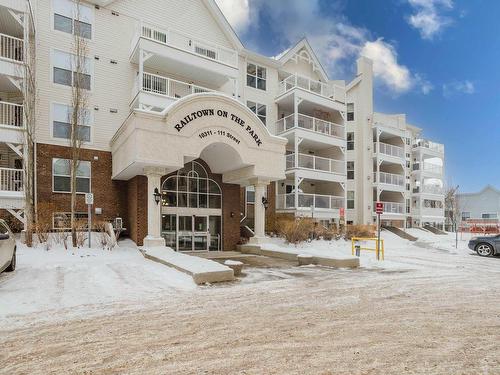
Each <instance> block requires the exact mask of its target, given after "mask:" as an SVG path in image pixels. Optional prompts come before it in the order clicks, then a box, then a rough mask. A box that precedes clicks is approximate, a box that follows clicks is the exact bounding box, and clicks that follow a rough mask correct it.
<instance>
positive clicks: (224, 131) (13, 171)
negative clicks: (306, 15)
mask: <svg viewBox="0 0 500 375" xmlns="http://www.w3.org/2000/svg"><path fill="white" fill-rule="evenodd" d="M0 20H1V21H2V22H1V23H0V36H1V39H0V43H1V44H0V126H1V127H2V131H1V135H0V142H1V143H0V154H1V156H2V157H1V159H0V162H1V163H2V164H1V165H0V176H1V180H0V181H1V186H0V209H6V210H8V211H7V212H8V214H9V215H15V217H18V218H19V219H20V220H22V219H23V217H22V207H23V198H22V197H23V195H22V190H23V181H22V178H23V172H22V171H23V169H22V167H23V147H22V145H23V126H24V123H23V121H24V116H23V93H22V87H23V86H22V82H23V79H24V78H25V77H24V76H23V66H26V61H25V60H26V59H25V54H26V52H25V50H26V48H25V44H26V40H27V38H28V37H29V36H30V35H33V34H34V38H35V41H36V57H37V59H36V74H37V75H36V82H37V87H38V100H37V117H36V166H35V168H36V176H35V177H36V186H35V190H36V192H35V201H36V204H40V202H52V204H53V205H54V206H55V210H54V212H53V213H52V216H53V226H54V228H57V227H59V228H64V227H67V225H68V211H69V209H70V193H69V192H70V185H69V181H70V172H69V158H70V151H71V149H70V147H69V137H70V133H71V126H70V122H71V121H70V118H71V113H72V104H71V103H72V101H71V95H72V94H71V93H72V85H73V81H74V80H75V79H76V78H77V72H75V59H76V58H75V50H74V44H75V40H76V38H80V40H83V41H84V43H85V45H86V53H85V56H83V57H84V59H83V61H84V64H83V65H84V71H83V73H82V72H80V73H78V74H79V75H80V78H81V82H83V83H84V85H85V86H86V87H85V89H86V93H87V100H86V108H85V109H84V110H83V112H84V113H83V115H82V116H80V117H81V118H82V120H81V124H78V125H79V134H80V136H81V138H82V141H83V149H82V152H81V160H80V163H79V170H78V173H77V190H78V193H79V194H78V202H77V205H78V211H79V213H78V216H79V217H81V218H82V219H83V218H85V217H86V215H87V214H86V212H87V210H86V206H85V202H84V193H88V192H92V193H93V194H94V206H93V210H92V215H93V219H94V220H100V219H103V220H114V219H115V218H121V219H122V221H123V225H124V227H125V228H126V229H127V232H128V234H129V235H130V237H131V238H132V239H133V240H134V241H136V242H137V243H138V244H145V245H158V244H160V245H161V244H165V243H166V244H167V245H168V246H171V247H173V248H175V249H177V250H222V249H224V250H231V249H233V248H234V246H235V244H236V243H237V242H238V241H239V240H240V227H242V226H248V227H249V228H251V230H252V231H253V237H252V239H251V240H252V241H256V242H258V241H259V240H260V239H261V238H262V237H264V231H265V221H266V217H270V216H272V215H273V214H274V213H275V212H278V213H283V214H289V215H294V216H310V217H314V218H315V219H317V220H320V221H321V222H322V223H323V224H324V225H329V224H331V223H334V222H335V223H339V222H341V220H343V215H344V212H346V215H347V220H348V221H349V222H352V223H371V222H372V221H373V218H374V215H373V202H374V201H375V200H382V201H384V202H386V209H387V212H386V214H387V215H388V216H387V218H386V217H385V215H384V220H389V221H391V223H393V225H403V226H404V225H407V223H410V224H411V225H421V224H422V223H424V222H433V223H438V222H439V220H438V219H439V218H438V217H437V216H436V219H434V216H432V215H430V216H429V215H428V214H429V213H428V212H425V211H424V210H423V208H424V206H425V204H427V203H426V202H427V201H428V200H429V199H430V200H431V201H432V200H434V201H438V200H439V199H440V196H437V197H435V196H434V195H432V197H431V198H429V197H428V196H423V195H422V192H420V191H416V192H415V191H414V189H416V188H417V187H420V186H427V185H425V184H424V185H422V184H423V183H424V182H425V179H424V177H426V176H427V175H428V172H429V171H428V169H425V168H423V167H424V166H425V165H428V163H427V164H425V161H426V160H428V159H429V158H431V156H432V157H435V156H436V155H437V157H438V158H439V157H441V159H443V154H442V152H441V153H437V154H436V150H435V149H434V148H431V147H428V146H429V145H430V143H428V142H427V143H426V141H420V136H419V130H418V129H417V128H415V127H412V126H410V125H408V124H406V122H405V121H404V116H389V115H381V114H375V113H374V112H373V100H372V99H373V73H372V68H371V63H370V61H369V60H367V59H364V58H361V59H360V60H359V61H358V75H357V77H356V78H355V79H354V80H353V81H352V82H351V83H349V84H346V83H345V82H344V81H342V80H334V79H331V78H330V77H329V76H328V74H327V72H326V71H325V70H324V68H323V67H322V65H321V62H320V61H319V59H318V57H317V56H316V54H315V52H314V51H313V50H312V48H311V46H310V45H309V43H308V41H307V40H305V39H304V40H301V41H299V42H298V43H297V44H296V45H294V46H291V47H290V48H289V49H288V50H286V51H284V52H283V53H281V54H280V55H279V56H276V57H266V56H262V55H260V54H258V53H255V52H253V51H250V50H248V49H246V48H245V47H244V46H243V45H242V43H241V41H240V40H239V39H238V37H237V35H236V34H235V33H234V31H233V30H232V28H231V27H230V25H229V24H228V22H227V20H226V19H225V18H224V16H223V15H222V13H221V11H220V10H219V8H218V7H217V5H216V4H215V2H214V1H213V0H184V1H178V0H177V1H175V0H164V1H157V0H143V1H142V0H141V1H132V0H116V1H110V0H95V1H85V2H83V1H82V2H81V3H80V4H79V5H77V3H74V2H72V1H70V0H39V1H36V2H32V1H26V0H0ZM30 28H32V30H31V32H29V31H28V29H30ZM75 33H77V34H78V35H75ZM80 57H82V56H80ZM408 139H409V141H408ZM408 142H409V143H408ZM426 145H427V146H426ZM432 145H434V144H432ZM401 149H404V152H403V154H402V155H401ZM441 151H442V150H441ZM429 153H431V154H429ZM408 154H409V155H410V157H409V160H408V161H409V162H410V168H408V167H407V165H406V162H407V155H408ZM416 165H418V167H417V168H415V166H416ZM441 172H442V164H441ZM394 176H399V177H394ZM400 176H404V178H403V180H404V184H403V185H404V186H401V181H400V179H401V177H400ZM429 176H430V175H429ZM433 176H435V175H433ZM441 177H442V175H441ZM428 178H431V177H428ZM407 180H408V181H407ZM407 184H410V190H408V189H407ZM429 186H430V185H429ZM432 186H437V185H432ZM441 186H442V185H441ZM426 194H427V192H426ZM414 199H415V201H413V200H414ZM407 201H409V202H407ZM422 202H423V203H422ZM413 203H414V204H413ZM401 204H403V206H401ZM422 204H423V205H424V206H422ZM408 205H410V206H411V207H410V209H409V210H410V211H409V212H408V211H407V210H408V208H407V206H408ZM401 207H403V210H402V212H400V211H401ZM417 210H418V211H417ZM3 212H4V213H3V214H4V215H5V214H6V212H5V211H3ZM425 215H427V216H425ZM443 216H444V215H443ZM429 217H430V218H431V219H429ZM429 220H430V221H429Z"/></svg>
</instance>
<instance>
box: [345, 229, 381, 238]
mask: <svg viewBox="0 0 500 375" xmlns="http://www.w3.org/2000/svg"><path fill="white" fill-rule="evenodd" d="M375 229H376V228H375V225H348V226H347V227H346V231H345V236H344V238H345V239H346V240H350V239H351V238H353V237H375Z"/></svg>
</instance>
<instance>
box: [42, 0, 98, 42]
mask: <svg viewBox="0 0 500 375" xmlns="http://www.w3.org/2000/svg"><path fill="white" fill-rule="evenodd" d="M56 1H59V2H61V3H62V2H66V3H68V6H71V7H72V12H73V14H72V15H71V16H69V15H68V14H63V13H64V12H60V11H59V10H57V9H56V8H58V7H56V6H55V3H56ZM50 3H51V9H50V14H51V21H50V22H51V26H52V31H54V32H56V33H61V34H64V35H71V36H73V35H75V22H80V23H84V24H87V25H90V38H87V37H85V36H82V35H80V36H81V37H82V38H84V39H86V40H89V41H92V40H93V39H94V31H95V30H94V23H95V14H94V8H93V7H90V6H87V5H85V4H79V6H80V7H82V8H86V9H87V10H88V12H89V18H91V19H88V17H86V16H83V17H82V11H80V19H76V18H75V14H74V13H75V11H76V6H78V5H77V4H76V3H74V2H73V1H71V0H63V1H61V0H52V1H51V2H50ZM83 13H85V12H83ZM56 15H57V16H60V17H64V18H67V19H70V20H71V32H68V31H64V30H60V29H56V22H55V16H56Z"/></svg>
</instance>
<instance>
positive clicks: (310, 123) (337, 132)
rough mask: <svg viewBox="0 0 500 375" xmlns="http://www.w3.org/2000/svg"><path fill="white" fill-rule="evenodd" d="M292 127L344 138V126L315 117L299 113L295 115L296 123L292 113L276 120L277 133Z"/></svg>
mask: <svg viewBox="0 0 500 375" xmlns="http://www.w3.org/2000/svg"><path fill="white" fill-rule="evenodd" d="M293 128H301V129H307V130H311V131H313V132H316V133H321V134H326V135H329V136H332V137H337V138H345V128H344V127H343V126H342V125H338V124H334V123H333V122H329V121H325V120H321V119H319V118H316V117H311V116H307V115H303V114H301V113H299V114H298V115H297V123H296V122H295V115H294V114H293V113H292V114H291V115H288V116H286V117H283V118H282V119H279V120H278V121H277V122H276V131H277V133H278V134H281V133H284V132H286V131H288V130H290V129H293Z"/></svg>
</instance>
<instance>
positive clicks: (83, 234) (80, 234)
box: [73, 220, 88, 248]
mask: <svg viewBox="0 0 500 375" xmlns="http://www.w3.org/2000/svg"><path fill="white" fill-rule="evenodd" d="M87 228H88V227H87V222H86V221H85V220H77V221H76V247H78V248H80V247H83V246H84V245H85V241H86V240H87ZM73 242H75V241H73Z"/></svg>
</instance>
